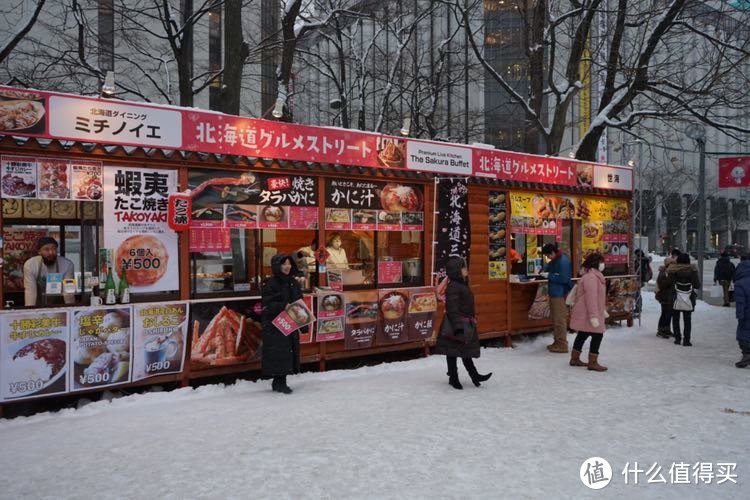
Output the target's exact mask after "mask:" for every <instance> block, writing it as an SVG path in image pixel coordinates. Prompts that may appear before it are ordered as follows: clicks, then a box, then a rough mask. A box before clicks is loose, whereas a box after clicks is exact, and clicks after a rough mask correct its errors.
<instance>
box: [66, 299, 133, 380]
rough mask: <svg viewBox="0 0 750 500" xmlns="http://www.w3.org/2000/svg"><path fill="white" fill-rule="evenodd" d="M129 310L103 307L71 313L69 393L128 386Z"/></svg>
mask: <svg viewBox="0 0 750 500" xmlns="http://www.w3.org/2000/svg"><path fill="white" fill-rule="evenodd" d="M130 315H131V308H130V307H103V308H96V309H86V310H77V311H73V313H72V322H71V323H72V324H71V330H70V337H71V342H70V350H71V360H72V361H73V363H72V367H71V383H70V386H71V390H73V391H77V390H84V389H90V388H93V387H104V386H108V385H115V384H122V383H125V382H130V380H131V378H130V368H131V363H130V362H131V356H130V354H131V352H132V328H131V323H130V319H131V316H130Z"/></svg>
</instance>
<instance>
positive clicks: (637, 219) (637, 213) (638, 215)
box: [622, 139, 650, 326]
mask: <svg viewBox="0 0 750 500" xmlns="http://www.w3.org/2000/svg"><path fill="white" fill-rule="evenodd" d="M633 144H638V163H637V164H636V162H635V160H633V159H632V158H630V159H629V160H628V166H629V167H630V168H632V169H633V172H634V173H635V171H636V168H637V169H638V210H633V225H632V227H633V228H634V229H635V226H636V223H637V224H638V248H639V249H640V250H641V252H644V250H643V248H641V242H642V241H643V239H642V238H643V184H642V182H641V180H642V178H643V165H642V158H643V141H642V140H640V139H636V140H634V141H630V142H626V143H624V144H623V151H622V152H623V154H625V152H626V151H625V148H627V155H628V156H630V146H632V145H633ZM633 202H634V203H635V200H633ZM632 247H635V245H632ZM633 251H634V252H635V250H633ZM642 255H645V253H642ZM649 265H650V264H649ZM641 266H643V260H639V262H638V275H637V277H636V278H637V279H638V290H639V291H638V304H637V305H638V326H641V311H642V310H643V309H642V308H643V298H642V297H641V295H640V290H641V286H642V285H643V283H641V276H643V270H642V269H641Z"/></svg>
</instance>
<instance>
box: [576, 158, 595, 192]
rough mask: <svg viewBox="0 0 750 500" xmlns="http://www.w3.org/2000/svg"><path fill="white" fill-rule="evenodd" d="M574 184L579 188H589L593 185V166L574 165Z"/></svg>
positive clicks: (584, 164)
mask: <svg viewBox="0 0 750 500" xmlns="http://www.w3.org/2000/svg"><path fill="white" fill-rule="evenodd" d="M576 182H577V183H578V185H579V186H583V187H591V186H593V184H594V166H593V165H589V164H586V163H579V164H577V165H576Z"/></svg>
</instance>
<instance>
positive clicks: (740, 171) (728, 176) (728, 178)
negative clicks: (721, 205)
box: [719, 156, 750, 188]
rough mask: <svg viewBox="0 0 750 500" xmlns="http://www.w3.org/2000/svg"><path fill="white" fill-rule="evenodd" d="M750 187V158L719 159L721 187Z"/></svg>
mask: <svg viewBox="0 0 750 500" xmlns="http://www.w3.org/2000/svg"><path fill="white" fill-rule="evenodd" d="M747 186H750V156H734V157H729V158H719V187H720V188H736V187H747Z"/></svg>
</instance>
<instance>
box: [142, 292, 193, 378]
mask: <svg viewBox="0 0 750 500" xmlns="http://www.w3.org/2000/svg"><path fill="white" fill-rule="evenodd" d="M133 325H134V328H133V381H136V380H141V379H144V378H148V377H153V376H156V375H164V374H167V373H180V372H181V371H182V368H183V363H184V361H185V342H186V341H187V334H188V330H187V328H188V303H187V302H165V303H161V304H134V305H133Z"/></svg>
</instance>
